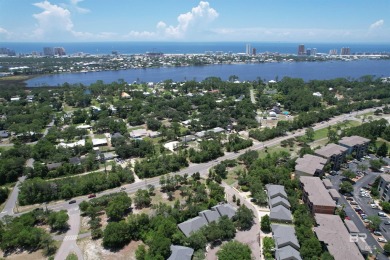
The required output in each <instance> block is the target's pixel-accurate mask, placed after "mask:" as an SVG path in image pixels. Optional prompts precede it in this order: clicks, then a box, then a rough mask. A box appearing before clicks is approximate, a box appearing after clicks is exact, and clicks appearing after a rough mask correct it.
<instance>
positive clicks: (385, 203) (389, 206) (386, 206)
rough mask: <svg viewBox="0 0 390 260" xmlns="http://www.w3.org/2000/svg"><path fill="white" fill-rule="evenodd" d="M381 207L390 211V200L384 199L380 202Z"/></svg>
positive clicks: (385, 210) (387, 211)
mask: <svg viewBox="0 0 390 260" xmlns="http://www.w3.org/2000/svg"><path fill="white" fill-rule="evenodd" d="M380 205H381V207H382V210H383V211H384V212H386V213H390V202H388V201H382V202H381V203H380Z"/></svg>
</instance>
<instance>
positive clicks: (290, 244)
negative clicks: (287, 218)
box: [271, 224, 302, 260]
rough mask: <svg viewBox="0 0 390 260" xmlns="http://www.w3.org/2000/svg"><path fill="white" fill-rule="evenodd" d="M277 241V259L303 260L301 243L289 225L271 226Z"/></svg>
mask: <svg viewBox="0 0 390 260" xmlns="http://www.w3.org/2000/svg"><path fill="white" fill-rule="evenodd" d="M271 229H272V236H273V238H274V240H275V258H276V259H277V260H301V259H302V258H301V256H300V253H299V248H300V246H299V243H298V239H297V237H296V235H295V229H294V227H293V226H289V225H276V224H272V225H271Z"/></svg>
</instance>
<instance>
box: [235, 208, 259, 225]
mask: <svg viewBox="0 0 390 260" xmlns="http://www.w3.org/2000/svg"><path fill="white" fill-rule="evenodd" d="M253 218H254V214H253V212H252V210H250V209H248V208H247V207H246V206H245V205H241V206H240V207H239V208H238V210H237V212H236V214H235V215H234V217H233V219H234V221H235V223H236V226H237V228H238V229H240V230H248V229H250V228H251V227H252V225H253V223H254V221H253Z"/></svg>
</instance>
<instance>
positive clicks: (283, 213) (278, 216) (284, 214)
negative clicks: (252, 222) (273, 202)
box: [269, 205, 292, 222]
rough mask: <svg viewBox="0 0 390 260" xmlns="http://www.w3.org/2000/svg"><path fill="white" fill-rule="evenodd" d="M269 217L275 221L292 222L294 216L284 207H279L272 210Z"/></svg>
mask: <svg viewBox="0 0 390 260" xmlns="http://www.w3.org/2000/svg"><path fill="white" fill-rule="evenodd" d="M269 217H270V219H271V220H273V221H283V222H292V215H291V211H290V210H289V209H286V208H285V207H284V206H282V205H278V206H276V207H273V208H272V209H271V212H270V214H269Z"/></svg>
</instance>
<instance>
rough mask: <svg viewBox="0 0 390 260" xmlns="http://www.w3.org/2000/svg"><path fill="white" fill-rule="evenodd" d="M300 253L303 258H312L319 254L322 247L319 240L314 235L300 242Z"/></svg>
mask: <svg viewBox="0 0 390 260" xmlns="http://www.w3.org/2000/svg"><path fill="white" fill-rule="evenodd" d="M300 253H301V256H302V258H303V259H312V258H313V257H319V256H321V253H322V247H321V243H320V241H318V239H317V238H316V237H314V236H312V237H311V238H308V239H306V240H305V241H304V242H303V243H302V246H301V249H300Z"/></svg>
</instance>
